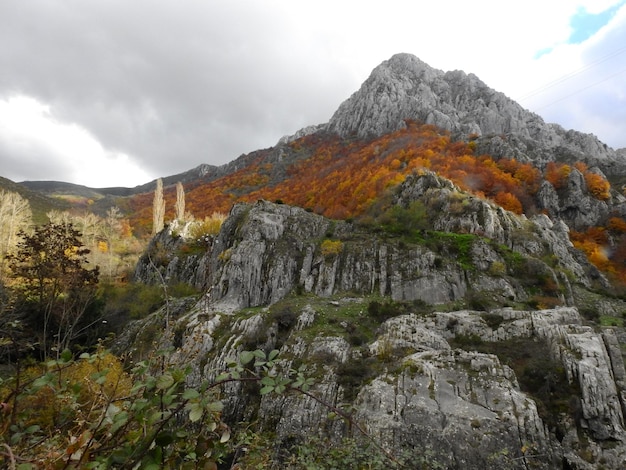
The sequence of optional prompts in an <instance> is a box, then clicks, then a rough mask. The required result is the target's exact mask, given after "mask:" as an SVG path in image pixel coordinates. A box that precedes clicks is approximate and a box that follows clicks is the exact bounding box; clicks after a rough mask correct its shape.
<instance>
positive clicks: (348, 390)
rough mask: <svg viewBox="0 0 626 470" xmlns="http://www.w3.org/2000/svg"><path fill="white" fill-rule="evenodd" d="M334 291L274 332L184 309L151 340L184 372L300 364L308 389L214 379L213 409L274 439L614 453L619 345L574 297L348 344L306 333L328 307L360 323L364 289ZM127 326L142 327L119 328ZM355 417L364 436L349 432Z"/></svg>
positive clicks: (439, 460)
mask: <svg viewBox="0 0 626 470" xmlns="http://www.w3.org/2000/svg"><path fill="white" fill-rule="evenodd" d="M316 299H317V300H316ZM335 299H336V300H333V301H332V302H328V301H323V300H320V299H319V298H316V297H309V298H308V301H307V300H306V299H303V300H305V301H304V303H303V304H302V305H303V306H302V307H301V309H299V310H293V309H291V310H290V312H291V314H292V315H293V318H292V320H291V321H290V322H288V327H287V329H285V326H284V325H285V323H282V325H283V326H281V323H280V322H279V320H277V318H279V317H278V316H277V315H276V311H272V310H271V309H265V310H263V311H260V312H259V313H256V314H254V315H252V316H250V315H249V314H248V313H243V314H241V315H240V314H239V313H230V314H228V315H224V314H223V313H217V312H212V313H210V309H209V310H206V309H205V308H196V309H192V310H191V311H190V312H189V314H187V315H186V316H182V317H177V318H175V319H174V320H172V321H173V324H172V326H171V327H170V329H171V330H174V331H179V332H182V333H180V334H174V335H164V336H163V337H162V339H161V343H160V347H168V346H172V345H173V341H174V340H173V338H174V337H177V339H176V340H175V341H176V344H174V345H175V346H176V347H177V348H176V350H175V352H174V353H173V354H172V355H171V356H170V361H171V362H172V363H175V364H181V363H184V364H185V365H187V366H191V368H192V374H191V375H190V376H189V380H190V381H191V382H193V383H199V382H201V381H202V380H206V379H208V380H211V378H212V377H215V375H216V374H217V373H219V371H222V370H224V369H225V368H227V364H228V363H229V362H231V361H232V360H233V359H234V358H235V357H237V355H238V354H239V353H240V352H241V351H242V350H244V349H250V348H252V349H254V348H261V349H264V350H266V351H268V350H271V349H274V348H278V349H279V350H280V356H279V357H281V358H282V360H281V364H280V366H279V367H280V368H282V369H285V370H286V369H289V368H291V367H293V366H294V364H298V365H305V367H306V370H307V375H309V376H311V377H315V385H314V386H313V388H312V389H311V391H310V393H311V395H302V394H288V395H285V396H276V395H264V396H262V397H259V396H258V395H256V394H255V392H254V390H253V389H247V388H246V385H245V383H244V382H232V383H229V384H228V385H227V387H226V389H225V390H224V392H225V394H224V397H225V403H226V408H225V410H224V417H225V419H227V421H228V422H230V423H233V425H235V423H238V422H242V421H243V422H251V421H252V420H254V421H255V422H256V423H257V425H258V429H259V430H260V432H263V431H268V432H271V433H272V435H273V436H275V441H274V443H275V445H276V447H277V448H286V446H287V445H293V444H297V443H302V442H305V441H306V439H307V436H317V437H319V436H321V435H325V436H327V437H330V438H331V439H332V440H333V441H334V442H337V443H339V442H341V440H342V439H343V438H345V437H348V436H351V437H353V438H357V439H365V441H366V442H369V440H370V439H373V440H374V441H375V442H377V443H378V445H380V446H381V447H382V448H383V449H385V450H386V451H387V452H389V454H390V455H393V456H395V457H396V458H398V459H399V460H400V461H404V462H406V463H407V465H408V468H423V467H424V466H427V467H428V468H450V469H465V468H485V469H501V468H512V469H518V468H519V469H528V468H535V469H555V468H575V469H589V470H591V469H593V468H599V466H601V465H603V466H604V468H609V469H617V468H622V466H623V464H624V463H625V462H626V431H625V430H624V411H623V410H624V405H625V404H626V403H625V401H624V392H625V390H624V388H623V385H624V382H623V379H624V363H623V360H622V356H621V354H619V353H618V349H619V346H618V345H617V343H616V338H615V335H614V333H613V332H612V331H611V330H607V331H606V332H604V333H596V332H594V331H593V330H592V329H591V328H590V327H587V326H584V325H583V324H582V319H581V318H580V316H579V314H578V311H577V310H576V309H575V308H569V307H568V308H557V309H551V310H539V311H519V310H513V309H511V308H506V309H495V310H492V311H490V312H476V311H471V310H463V311H451V312H441V313H423V312H422V313H408V314H403V315H399V316H395V317H392V318H390V319H389V320H387V321H385V322H384V323H382V324H381V325H380V326H379V327H378V328H377V329H376V333H375V335H374V337H373V338H372V340H370V341H369V342H367V343H365V344H362V345H355V342H354V341H353V340H351V339H350V337H349V335H348V333H349V331H350V328H349V325H348V324H346V325H345V327H344V326H343V325H340V326H341V328H345V329H344V333H343V335H341V334H336V333H335V334H325V335H319V334H316V335H311V332H312V331H316V329H318V328H319V325H320V322H328V321H330V320H332V319H333V318H335V317H334V316H333V312H334V315H337V317H338V318H340V317H342V316H344V315H345V313H342V312H344V311H346V310H347V311H357V309H356V308H355V306H357V307H358V306H359V305H360V306H361V309H362V310H361V312H362V313H360V314H358V318H360V320H358V321H359V322H360V323H366V322H370V321H371V318H368V317H366V316H364V315H367V314H366V313H363V312H364V311H365V310H366V307H367V301H366V299H363V298H354V297H339V298H337V297H336V298H335ZM157 315H158V313H157ZM283 320H284V319H283ZM283 320H280V321H283ZM133 331H136V332H141V331H142V328H141V326H140V325H136V326H131V327H130V328H128V329H127V330H126V332H125V333H124V334H125V335H128V337H131V336H132V335H133ZM135 334H138V333H135ZM128 337H127V338H126V339H128ZM131 350H132V348H131ZM485 351H487V352H485ZM353 378H356V379H357V380H352V379H353ZM365 379H366V380H365ZM314 397H316V398H314ZM328 406H331V407H342V408H345V409H351V410H352V412H351V416H352V417H351V420H352V422H353V423H354V424H353V425H352V426H348V425H347V424H346V423H345V422H344V421H341V420H336V419H333V418H331V417H329V409H328ZM355 425H358V426H359V429H361V430H362V431H364V432H365V433H366V436H367V437H364V436H363V435H361V434H360V433H357V434H356V435H355V434H354V426H355ZM351 427H352V428H353V432H351V431H350V428H351Z"/></svg>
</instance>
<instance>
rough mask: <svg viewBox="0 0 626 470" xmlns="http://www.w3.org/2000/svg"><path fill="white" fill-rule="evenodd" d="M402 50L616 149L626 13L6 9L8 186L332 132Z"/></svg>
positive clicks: (498, 2) (482, 3) (526, 6)
mask: <svg viewBox="0 0 626 470" xmlns="http://www.w3.org/2000/svg"><path fill="white" fill-rule="evenodd" d="M398 52H408V53H411V54H414V55H416V56H417V57H419V58H420V59H422V60H423V61H425V62H427V63H428V64H430V65H431V66H433V67H435V68H438V69H441V70H444V71H447V70H456V69H460V70H464V71H465V72H467V73H474V74H476V75H477V76H478V77H479V78H480V79H481V80H483V81H484V82H485V83H486V84H487V85H488V86H490V87H492V88H494V89H496V90H498V91H502V92H503V93H505V94H506V95H507V96H509V97H511V98H513V99H515V100H516V101H518V102H519V103H520V104H522V105H523V106H524V107H526V108H528V109H530V110H532V111H535V112H537V113H538V114H540V115H541V116H542V117H543V118H544V119H545V120H546V121H548V122H557V123H559V124H561V125H563V126H564V127H565V128H568V129H569V128H573V129H576V130H580V131H582V132H588V133H593V134H595V135H596V136H598V137H599V138H600V140H602V141H603V142H605V143H607V144H608V145H610V146H611V147H613V148H621V147H626V0H619V1H617V0H526V1H524V2H505V1H502V0H474V1H471V2H470V1H467V0H437V1H428V2H426V1H417V0H414V1H411V0H405V1H400V0H386V1H385V2H381V1H370V0H359V1H358V2H357V1H347V0H345V1H342V0H315V1H311V0H301V1H300V0H247V1H245V0H221V1H218V0H132V1H129V0H88V1H87V0H0V176H3V177H6V178H9V179H12V180H14V181H23V180H60V181H67V182H72V183H77V184H84V185H87V186H91V187H105V186H135V185H138V184H143V183H145V182H148V181H150V180H152V179H154V178H157V177H160V176H168V175H172V174H175V173H179V172H182V171H186V170H189V169H191V168H194V167H196V166H197V165H199V164H201V163H209V164H214V165H220V164H223V163H226V162H229V161H231V160H234V159H235V158H237V157H238V156H239V155H241V154H243V153H248V152H251V151H253V150H257V149H260V148H267V147H271V146H273V145H274V144H275V143H276V142H277V141H278V139H279V138H280V137H282V136H283V135H287V134H293V133H294V132H296V131H297V130H298V129H300V128H302V127H304V126H307V125H311V124H318V123H322V122H326V121H328V119H329V118H330V117H331V115H332V114H333V112H334V111H335V109H336V108H337V107H338V106H339V104H340V103H341V102H342V101H343V100H345V99H347V98H348V97H349V96H350V95H351V94H352V93H353V92H354V91H356V90H357V89H358V88H359V86H360V85H361V83H362V82H363V81H364V80H365V79H366V78H367V77H368V75H369V74H370V72H371V70H372V69H373V68H374V67H376V66H377V65H378V64H380V63H381V62H382V61H384V60H386V59H388V58H389V57H391V56H392V55H393V54H395V53H398Z"/></svg>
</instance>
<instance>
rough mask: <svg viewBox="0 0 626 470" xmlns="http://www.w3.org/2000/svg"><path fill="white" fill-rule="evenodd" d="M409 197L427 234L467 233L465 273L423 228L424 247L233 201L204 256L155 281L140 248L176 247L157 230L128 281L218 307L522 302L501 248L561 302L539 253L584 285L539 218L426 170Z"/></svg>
mask: <svg viewBox="0 0 626 470" xmlns="http://www.w3.org/2000/svg"><path fill="white" fill-rule="evenodd" d="M415 201H421V202H422V203H423V204H424V206H425V207H426V208H427V215H426V216H425V217H427V218H428V219H429V224H431V225H432V227H433V228H434V229H435V230H436V231H440V232H445V233H457V234H461V236H464V235H465V234H470V235H476V236H475V237H473V238H472V239H471V240H470V241H469V243H470V244H471V245H470V247H469V252H468V256H470V258H468V260H467V261H468V262H470V264H471V269H469V267H468V266H464V265H463V264H462V263H459V262H458V260H457V259H455V258H456V257H457V256H458V255H459V253H458V250H459V249H463V248H458V246H457V244H458V243H465V242H462V241H459V240H457V239H456V238H455V237H451V238H450V240H449V241H448V242H446V241H445V239H444V238H442V239H441V240H439V239H438V237H442V235H437V234H436V233H437V232H432V233H431V234H430V235H429V236H430V237H431V239H430V240H426V241H425V243H424V244H403V243H400V242H399V241H397V240H395V241H394V240H389V239H387V238H386V237H377V236H375V235H372V233H370V232H367V233H364V232H362V231H360V230H359V228H358V227H356V226H354V225H352V224H350V223H347V222H342V221H330V220H328V219H326V218H324V217H321V216H318V215H315V214H312V213H310V212H307V211H305V210H303V209H299V208H295V207H290V206H287V205H282V204H273V203H269V202H266V201H259V202H257V203H256V204H254V205H252V206H250V205H246V204H240V205H236V206H235V207H234V208H233V210H232V212H231V215H230V217H229V218H228V219H227V220H226V221H225V223H224V225H223V226H222V229H221V232H220V233H219V235H218V236H216V237H215V238H214V239H212V240H211V242H210V243H209V245H208V247H207V252H206V253H204V254H202V255H193V257H182V256H180V255H179V256H174V257H172V258H171V259H170V260H169V262H167V261H166V262H164V264H163V265H162V266H161V268H160V269H161V271H160V274H159V275H158V276H157V274H155V273H157V271H156V269H155V265H154V262H153V259H154V258H155V256H156V255H154V254H153V255H150V250H154V249H156V247H161V248H163V247H167V248H169V249H174V250H175V249H176V248H177V247H178V246H179V244H180V243H182V241H181V240H180V239H172V237H171V234H170V236H169V238H168V235H167V234H166V233H164V234H160V235H159V236H158V237H156V238H155V240H154V241H153V244H152V247H151V248H150V249H149V253H148V254H147V255H146V256H144V257H143V259H142V261H141V262H140V263H139V265H138V267H137V270H136V277H137V278H138V279H141V280H143V281H144V282H150V280H152V281H159V280H160V279H161V278H160V276H162V277H163V279H174V280H176V279H177V280H180V281H185V282H190V283H193V284H194V285H197V286H199V287H201V288H205V289H208V290H209V291H210V300H211V301H212V302H217V303H218V305H219V309H222V310H236V309H240V308H244V307H250V306H258V305H267V304H272V303H275V302H277V301H278V300H280V299H282V298H284V297H285V296H286V295H287V294H288V293H290V292H292V291H293V290H294V289H301V290H302V291H304V292H310V293H314V294H316V295H320V296H325V297H327V296H330V295H333V294H334V293H336V292H342V291H354V292H359V293H364V294H371V293H378V294H380V295H383V296H390V297H391V298H392V299H394V300H402V301H413V300H421V301H424V302H426V303H429V304H441V303H446V302H451V301H455V300H459V299H462V298H464V297H465V296H466V295H467V293H468V292H469V291H470V290H472V291H491V292H499V294H498V295H501V296H504V298H509V299H524V298H525V297H526V296H527V294H526V293H525V292H524V290H523V289H522V288H520V285H518V284H516V283H515V281H514V280H513V279H511V278H508V277H506V276H503V275H504V274H506V261H505V260H504V259H503V258H502V255H501V254H498V252H497V251H496V248H497V246H498V245H501V246H505V247H507V249H509V250H512V251H513V252H516V253H519V254H521V255H524V256H528V257H530V259H532V260H533V261H532V264H533V266H534V268H533V269H534V270H535V271H536V274H537V275H541V276H542V277H543V278H545V277H550V278H552V279H553V283H554V285H559V286H561V287H562V291H563V292H564V294H565V297H563V299H562V300H564V301H567V295H568V292H569V290H570V288H569V280H568V279H567V278H565V277H559V276H558V275H557V272H556V271H554V269H553V268H552V267H550V266H548V265H546V264H545V263H544V262H543V261H541V258H542V257H543V256H548V255H550V256H552V257H553V259H554V262H556V263H558V265H559V266H560V267H561V268H562V269H565V270H567V271H569V272H571V273H573V275H574V276H575V277H576V279H577V282H579V283H582V284H583V285H589V282H590V281H589V278H588V274H587V272H588V270H589V269H590V266H589V265H588V263H586V261H585V260H584V259H580V258H578V257H577V256H576V253H577V252H576V250H574V249H573V247H572V245H571V243H570V241H569V239H568V236H567V227H566V226H565V225H564V224H562V223H556V224H555V223H553V222H552V221H551V220H550V219H548V218H547V217H546V216H538V217H536V218H535V219H534V220H532V221H531V220H528V219H526V218H525V217H523V216H522V217H519V216H516V215H514V214H512V213H509V212H506V211H504V210H502V209H501V208H500V207H498V206H496V205H493V204H491V203H489V202H487V201H485V200H482V199H479V198H477V197H473V196H471V195H468V194H465V193H462V192H461V191H460V190H459V189H458V188H457V187H455V186H454V185H453V184H452V183H451V182H450V181H448V180H445V179H442V178H439V177H437V176H435V175H434V174H430V173H427V174H424V175H421V176H416V177H409V178H407V180H406V181H405V183H403V185H402V186H401V188H400V189H399V191H398V192H397V195H396V200H395V202H396V204H398V205H399V206H402V207H409V206H410V205H411V203H412V202H415ZM181 233H182V232H181ZM327 239H328V240H331V239H332V240H334V239H336V241H338V242H339V243H340V244H341V249H340V250H339V252H337V253H324V252H323V250H322V242H323V241H324V240H327ZM446 243H447V245H446ZM494 244H495V245H494ZM448 245H449V246H448ZM498 249H499V250H501V249H500V248H498ZM475 268H478V269H475ZM503 270H504V271H503Z"/></svg>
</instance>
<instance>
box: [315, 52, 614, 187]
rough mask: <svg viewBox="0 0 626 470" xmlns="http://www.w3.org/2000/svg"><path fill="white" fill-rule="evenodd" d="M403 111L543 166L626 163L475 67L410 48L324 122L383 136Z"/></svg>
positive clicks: (488, 149) (345, 132) (347, 131)
mask: <svg viewBox="0 0 626 470" xmlns="http://www.w3.org/2000/svg"><path fill="white" fill-rule="evenodd" d="M406 119H411V120H416V121H419V122H424V123H426V124H433V125H436V126H438V127H441V128H442V129H446V130H448V131H450V132H451V133H452V134H453V136H458V137H466V136H468V135H471V134H474V135H478V136H481V138H480V139H479V140H478V141H477V142H478V143H479V147H478V149H479V151H480V152H481V153H489V154H491V155H494V156H508V157H514V158H517V159H519V160H522V161H528V160H533V161H535V162H537V163H538V164H539V165H540V166H541V165H543V164H545V163H546V162H548V161H554V160H556V159H558V158H565V159H568V160H570V161H576V160H581V161H585V162H587V164H588V165H589V166H590V167H593V166H598V167H600V168H601V169H602V171H603V172H605V173H606V174H607V175H616V174H620V173H623V172H624V170H625V169H626V163H625V162H624V159H623V158H622V157H620V155H619V154H618V153H617V152H615V151H614V150H613V149H611V148H609V147H607V146H606V145H605V144H603V143H602V142H600V141H599V140H598V139H597V138H596V137H595V136H593V135H589V134H583V133H580V132H577V131H574V130H570V131H565V130H564V129H563V128H562V127H560V126H558V125H556V124H547V123H545V122H544V121H543V119H542V118H541V117H539V116H538V115H536V114H534V113H531V112H530V111H528V110H525V109H523V108H522V107H521V106H520V105H519V104H517V103H516V102H514V101H513V100H511V99H510V98H507V97H506V96H505V95H504V94H502V93H500V92H497V91H495V90H493V89H491V88H489V87H488V86H487V85H485V84H484V83H483V82H482V81H480V80H479V79H478V77H476V76H475V75H473V74H465V73H464V72H462V71H452V72H446V73H444V72H442V71H440V70H436V69H433V68H431V67H430V66H428V65H427V64H425V63H424V62H422V61H421V60H419V59H418V58H417V57H415V56H413V55H410V54H397V55H394V56H393V57H391V58H390V59H389V60H387V61H384V62H383V63H382V64H380V65H379V66H378V67H376V68H375V69H374V70H373V71H372V73H371V75H370V76H369V78H368V79H367V80H366V81H365V82H364V83H363V85H362V86H361V88H360V89H359V90H358V91H357V92H355V93H354V94H353V95H352V96H351V97H350V98H349V99H348V100H346V101H345V102H344V103H342V104H341V105H340V106H339V108H338V109H337V111H336V112H335V114H334V115H333V116H332V118H331V119H330V121H329V122H328V124H327V129H328V130H330V131H332V132H335V133H337V134H339V135H342V136H350V135H357V136H359V137H370V136H380V135H383V134H385V133H388V132H391V131H394V130H398V129H400V128H402V127H403V126H404V121H405V120H406Z"/></svg>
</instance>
